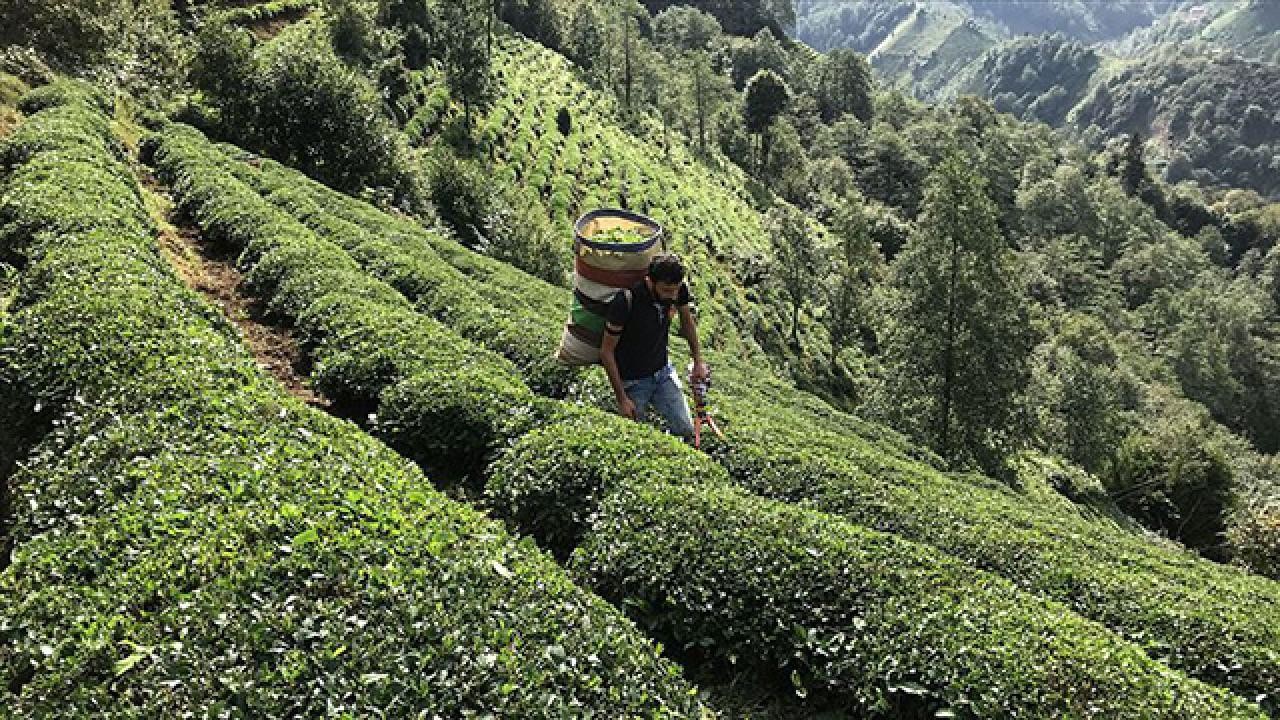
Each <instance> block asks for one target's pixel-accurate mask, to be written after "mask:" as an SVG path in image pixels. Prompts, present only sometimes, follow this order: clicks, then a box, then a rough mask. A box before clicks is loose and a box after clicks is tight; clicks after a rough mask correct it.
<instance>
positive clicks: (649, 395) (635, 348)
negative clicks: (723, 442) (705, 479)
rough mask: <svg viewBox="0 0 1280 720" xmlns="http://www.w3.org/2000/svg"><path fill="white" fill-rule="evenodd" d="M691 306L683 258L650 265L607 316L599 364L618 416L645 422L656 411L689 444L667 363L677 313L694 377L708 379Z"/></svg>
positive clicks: (688, 427)
mask: <svg viewBox="0 0 1280 720" xmlns="http://www.w3.org/2000/svg"><path fill="white" fill-rule="evenodd" d="M690 302H692V299H691V298H690V297H689V286H688V285H686V284H685V282H684V266H683V265H682V264H681V263H680V258H678V257H676V256H675V255H671V254H666V255H659V256H657V257H655V258H654V259H653V260H652V261H651V262H650V263H649V272H648V274H647V275H646V276H645V278H644V279H643V280H641V281H640V282H638V283H636V284H635V285H634V286H633V287H631V288H630V290H623V291H619V292H618V294H617V295H614V297H613V300H612V301H611V302H610V303H609V309H608V312H607V313H606V314H605V321H606V322H605V330H604V342H603V343H602V344H601V346H600V361H601V363H602V364H603V365H604V369H605V373H606V374H608V376H609V384H610V385H612V386H613V394H614V396H615V397H617V399H618V412H619V413H620V414H621V415H623V416H624V417H629V418H631V419H632V420H637V421H640V422H643V421H644V419H645V415H646V412H647V410H648V407H649V406H650V405H652V406H653V408H654V409H655V410H657V412H658V414H659V415H661V416H662V417H663V418H664V419H665V420H666V421H667V426H668V427H669V428H670V429H671V433H672V434H674V435H678V436H680V437H681V438H684V439H685V440H691V439H692V438H693V418H692V417H691V416H690V415H689V405H688V403H686V402H685V399H684V393H683V392H682V391H681V385H680V380H679V378H677V377H676V371H675V368H673V367H672V366H671V362H670V360H669V359H668V358H667V337H668V336H669V334H670V332H671V318H672V317H673V316H674V315H675V314H676V313H677V312H678V313H679V314H680V333H681V334H682V335H683V336H684V338H685V340H687V341H688V342H689V351H690V352H691V353H692V354H693V376H694V378H698V379H700V378H705V377H706V376H707V365H706V363H704V362H703V361H702V348H701V347H700V346H699V344H698V328H697V324H696V323H695V322H694V320H693V312H692V310H690V307H689V304H690Z"/></svg>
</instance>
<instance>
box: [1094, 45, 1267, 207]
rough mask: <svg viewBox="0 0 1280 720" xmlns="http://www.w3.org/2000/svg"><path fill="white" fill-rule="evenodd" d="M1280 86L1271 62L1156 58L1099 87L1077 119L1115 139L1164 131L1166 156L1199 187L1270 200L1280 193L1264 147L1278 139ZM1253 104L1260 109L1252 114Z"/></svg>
mask: <svg viewBox="0 0 1280 720" xmlns="http://www.w3.org/2000/svg"><path fill="white" fill-rule="evenodd" d="M1278 88H1280V70H1277V68H1276V66H1273V65H1268V64H1264V63H1250V62H1245V61H1241V60H1238V59H1233V58H1231V57H1230V56H1225V55H1224V56H1220V57H1219V56H1199V55H1196V54H1195V53H1192V52H1187V53H1178V52H1173V53H1170V54H1165V55H1161V54H1155V55H1151V56H1149V57H1145V58H1143V60H1142V62H1139V63H1135V64H1133V65H1131V66H1128V67H1125V68H1124V69H1123V70H1121V71H1120V72H1117V73H1115V74H1114V75H1111V76H1108V77H1107V78H1106V79H1105V81H1104V82H1100V83H1099V84H1098V85H1097V87H1095V89H1094V91H1093V92H1092V93H1091V94H1090V95H1089V96H1088V97H1087V98H1085V100H1084V102H1082V103H1081V104H1080V106H1079V108H1078V109H1077V110H1076V113H1075V116H1074V122H1075V125H1076V127H1077V128H1080V129H1085V128H1088V127H1089V126H1090V125H1096V126H1098V128H1100V129H1101V130H1102V132H1103V133H1104V134H1107V135H1111V136H1113V137H1114V136H1120V135H1123V134H1128V133H1132V132H1139V133H1144V134H1152V133H1153V132H1154V131H1155V130H1156V129H1158V128H1167V129H1166V130H1162V132H1163V133H1164V134H1165V136H1166V137H1165V140H1164V144H1165V145H1166V146H1167V148H1168V152H1169V153H1170V154H1174V153H1183V154H1185V163H1186V164H1188V165H1189V166H1190V167H1191V168H1193V169H1192V170H1191V173H1192V176H1193V177H1195V179H1196V180H1198V181H1199V182H1200V183H1201V184H1203V185H1218V184H1221V185H1231V186H1236V187H1248V188H1253V189H1255V190H1257V191H1259V192H1261V193H1263V194H1265V195H1275V194H1276V193H1277V192H1278V191H1280V188H1277V185H1276V181H1275V177H1276V173H1275V171H1274V168H1272V167H1271V166H1270V165H1271V158H1272V154H1271V153H1269V152H1268V151H1267V150H1266V149H1265V147H1266V141H1267V140H1268V139H1270V138H1274V137H1275V126H1274V116H1275V113H1276V111H1277V110H1280V108H1277V107H1276V106H1275V101H1274V98H1276V97H1280V95H1278V92H1280V90H1278ZM1259 103H1261V104H1259ZM1268 103H1269V104H1268ZM1251 105H1258V107H1259V111H1260V112H1250V110H1249V108H1250V106H1251ZM1268 127H1269V128H1270V129H1269V130H1268V129H1267V128H1268ZM1175 179H1176V178H1175Z"/></svg>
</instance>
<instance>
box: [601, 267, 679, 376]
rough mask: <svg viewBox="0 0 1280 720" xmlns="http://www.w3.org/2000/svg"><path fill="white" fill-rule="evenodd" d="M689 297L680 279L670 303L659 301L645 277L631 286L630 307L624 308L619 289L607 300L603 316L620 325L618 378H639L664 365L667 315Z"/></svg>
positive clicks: (668, 329)
mask: <svg viewBox="0 0 1280 720" xmlns="http://www.w3.org/2000/svg"><path fill="white" fill-rule="evenodd" d="M692 301H693V298H691V297H690V296H689V286H688V285H687V284H685V283H680V294H679V295H678V296H677V297H676V301H675V303H673V304H670V305H666V304H663V303H661V302H659V301H658V300H657V299H656V298H655V297H654V296H653V293H651V292H649V286H648V284H647V283H645V281H643V280H641V281H640V282H639V283H637V284H636V285H634V286H633V287H632V288H631V308H630V310H629V311H628V309H627V294H626V293H625V292H623V291H621V290H619V291H618V292H617V294H615V295H614V296H613V300H611V301H610V302H609V311H608V312H607V313H606V314H605V320H607V321H608V322H610V323H612V324H614V325H621V326H622V335H621V336H619V337H618V349H617V350H616V351H614V357H616V358H617V360H618V374H619V375H621V376H622V380H623V381H624V382H625V381H627V380H639V379H640V378H644V377H648V376H650V375H653V374H654V373H656V372H658V371H659V370H661V369H662V368H664V367H666V366H667V337H668V336H669V335H670V333H671V318H672V317H674V316H675V314H676V308H677V307H683V306H685V305H688V304H689V303H690V302H692Z"/></svg>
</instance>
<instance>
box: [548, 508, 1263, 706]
mask: <svg viewBox="0 0 1280 720" xmlns="http://www.w3.org/2000/svg"><path fill="white" fill-rule="evenodd" d="M572 569H573V570H574V571H575V574H576V575H577V576H579V577H582V578H583V579H585V580H586V581H587V582H589V583H591V584H592V586H594V587H596V588H597V590H598V591H599V592H601V593H602V594H604V595H605V596H606V597H609V598H612V599H614V600H615V601H618V602H626V603H627V604H628V606H629V607H630V608H632V610H633V613H632V614H633V616H635V617H637V619H638V620H639V621H640V622H641V624H642V625H645V626H649V627H652V628H655V629H657V630H659V631H661V633H662V634H663V635H666V636H670V637H673V638H675V639H676V640H678V641H679V642H680V643H681V644H682V645H683V646H685V647H691V648H699V649H705V650H709V651H711V652H714V653H715V655H716V656H717V657H719V658H721V659H723V660H724V661H725V662H726V663H732V664H738V665H743V664H756V665H762V666H765V667H769V666H773V667H778V668H781V669H783V670H784V671H786V672H788V673H789V674H790V678H791V682H792V683H793V685H794V686H795V687H796V689H797V692H799V693H801V694H805V693H810V692H812V693H814V694H815V695H816V696H819V697H821V696H831V695H835V696H837V697H848V698H851V699H852V700H853V701H854V707H856V708H861V709H864V710H870V711H889V710H896V711H897V713H896V714H894V716H902V715H905V714H907V713H911V714H912V716H922V717H929V716H935V717H937V716H940V717H968V718H992V717H1044V718H1049V717H1052V718H1085V717H1097V718H1156V717H1169V718H1208V717H1250V716H1259V714H1258V713H1257V710H1256V709H1254V708H1251V707H1249V706H1248V705H1247V704H1246V703H1245V702H1244V701H1243V700H1242V699H1240V698H1236V697H1234V696H1231V695H1230V694H1229V693H1227V692H1225V691H1223V690H1221V689H1218V688H1213V687H1210V686H1208V685H1205V684H1203V683H1200V682H1198V681H1194V680H1188V679H1187V678H1186V677H1185V676H1184V675H1182V674H1181V673H1178V672H1176V671H1173V670H1170V669H1169V668H1168V667H1166V666H1164V665H1163V664H1161V663H1158V662H1155V661H1153V660H1151V659H1150V658H1149V657H1147V656H1146V655H1145V654H1144V653H1143V652H1142V651H1141V650H1140V649H1139V648H1137V647H1135V646H1133V645H1131V644H1129V643H1127V642H1125V641H1123V640H1121V639H1120V638H1118V637H1117V636H1115V635H1114V634H1112V633H1110V632H1108V631H1107V630H1106V629H1105V628H1103V627H1102V626H1100V625H1098V624H1097V623H1094V622H1091V621H1088V620H1085V619H1082V618H1081V617H1079V616H1078V615H1076V614H1074V613H1072V612H1071V611H1070V610H1069V609H1067V608H1065V607H1063V606H1062V605H1060V604H1058V603H1054V602H1051V601H1045V600H1041V599H1038V598H1035V597H1033V596H1029V595H1027V594H1025V593H1022V592H1020V591H1019V590H1018V589H1017V588H1016V587H1014V586H1013V584H1012V583H1010V582H1009V581H1007V580H1004V579H1003V578H999V577H996V576H994V575H990V574H988V573H982V572H975V571H974V570H973V568H972V567H970V566H968V565H967V564H965V563H962V562H960V561H958V560H954V559H951V558H948V557H946V556H944V555H942V554H941V553H939V552H937V551H936V550H934V549H932V548H929V547H927V546H924V545H919V544H916V543H912V542H909V541H905V540H901V539H899V538H897V537H895V536H893V535H887V534H884V533H879V532H875V531H871V530H865V529H862V528H859V527H856V526H854V525H851V524H849V523H843V522H839V521H834V520H833V519H831V518H830V517H829V516H825V515H822V514H819V513H814V512H812V511H807V510H805V509H802V508H797V507H795V506H791V505H785V504H782V503H776V502H769V501H764V500H761V499H759V498H756V497H754V496H750V495H747V494H745V493H743V492H741V491H739V490H736V489H730V488H726V487H725V486H723V485H721V484H711V485H699V486H679V485H648V486H632V487H630V488H628V489H627V490H626V491H624V492H619V493H615V494H613V495H611V496H610V497H609V498H608V499H607V500H606V501H605V502H604V504H603V506H602V508H601V511H600V518H599V519H598V520H597V521H596V523H595V526H594V527H593V530H592V533H591V534H590V535H589V536H588V539H587V542H586V544H585V545H584V546H583V547H582V548H581V550H580V551H579V553H578V554H577V555H575V557H574V560H573V568H572ZM705 650H704V651H705ZM948 712H950V713H952V714H951V715H948V714H947V713H948ZM917 713H918V714H917Z"/></svg>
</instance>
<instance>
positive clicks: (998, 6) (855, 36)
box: [796, 0, 1180, 53]
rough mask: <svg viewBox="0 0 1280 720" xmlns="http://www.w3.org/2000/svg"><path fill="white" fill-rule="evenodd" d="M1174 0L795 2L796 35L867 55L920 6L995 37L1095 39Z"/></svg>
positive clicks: (1144, 22) (1157, 13) (821, 46)
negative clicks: (1048, 35)
mask: <svg viewBox="0 0 1280 720" xmlns="http://www.w3.org/2000/svg"><path fill="white" fill-rule="evenodd" d="M1179 4H1180V3H1178V2H1174V1H1173V0H1148V1H1147V2H1127V3H1082V2H1063V1H1061V0H1057V1H1054V0H1049V1H1045V0H950V1H944V2H903V1H901V0H796V37H797V38H798V39H800V40H801V41H802V42H805V43H807V44H809V45H811V46H813V47H814V48H816V49H818V50H829V49H831V48H835V47H851V48H853V49H855V50H859V51H861V52H867V53H869V52H871V51H872V50H873V49H874V48H875V46H876V45H878V44H879V43H880V42H882V41H883V40H884V39H885V38H887V37H889V36H890V35H893V34H895V33H896V32H897V31H896V28H898V27H899V25H900V24H901V23H904V22H910V21H911V18H912V16H913V14H914V13H915V12H917V11H919V10H923V11H925V12H927V13H930V14H937V15H940V16H941V15H948V14H954V13H960V14H961V15H963V16H964V17H968V18H972V19H973V20H975V21H976V22H978V23H980V24H981V25H982V26H984V28H986V31H987V32H988V34H991V35H996V36H1002V37H1013V36H1017V35H1028V34H1030V35H1039V34H1042V33H1062V34H1063V35H1066V36H1067V37H1070V38H1073V39H1077V40H1083V41H1087V42H1100V41H1105V40H1113V39H1118V38H1120V37H1123V36H1124V35H1126V34H1127V33H1129V32H1131V31H1133V30H1136V29H1139V28H1143V27H1147V26H1149V25H1151V24H1152V23H1153V22H1155V21H1156V20H1157V19H1159V18H1161V17H1163V16H1164V15H1166V14H1167V13H1169V12H1170V11H1172V10H1173V9H1175V7H1176V6H1178V5H1179Z"/></svg>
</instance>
